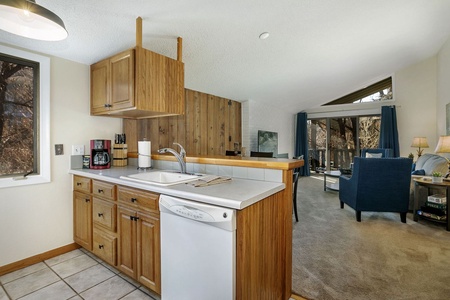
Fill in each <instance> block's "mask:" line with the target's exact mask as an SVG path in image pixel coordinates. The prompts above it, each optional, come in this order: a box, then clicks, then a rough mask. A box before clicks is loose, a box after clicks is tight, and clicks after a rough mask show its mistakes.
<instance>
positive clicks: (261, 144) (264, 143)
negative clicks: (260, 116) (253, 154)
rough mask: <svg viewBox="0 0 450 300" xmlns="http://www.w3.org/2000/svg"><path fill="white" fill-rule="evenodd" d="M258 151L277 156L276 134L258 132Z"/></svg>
mask: <svg viewBox="0 0 450 300" xmlns="http://www.w3.org/2000/svg"><path fill="white" fill-rule="evenodd" d="M258 151H259V152H273V156H274V157H276V156H277V155H278V133H277V132H272V131H264V130H258Z"/></svg>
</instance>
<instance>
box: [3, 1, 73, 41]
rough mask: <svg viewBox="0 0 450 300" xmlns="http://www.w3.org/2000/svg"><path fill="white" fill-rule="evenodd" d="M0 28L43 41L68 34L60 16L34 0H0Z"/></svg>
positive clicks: (64, 36)
mask: <svg viewBox="0 0 450 300" xmlns="http://www.w3.org/2000/svg"><path fill="white" fill-rule="evenodd" d="M0 29H2V30H4V31H8V32H10V33H13V34H17V35H20V36H23V37H27V38H30V39H36V40H43V41H60V40H63V39H65V38H66V37H67V35H68V33H67V30H66V27H65V26H64V22H63V21H62V20H61V18H60V17H58V16H57V15H56V14H54V13H53V12H51V11H49V10H48V9H46V8H44V7H42V6H40V5H38V4H36V2H35V1H34V0H0Z"/></svg>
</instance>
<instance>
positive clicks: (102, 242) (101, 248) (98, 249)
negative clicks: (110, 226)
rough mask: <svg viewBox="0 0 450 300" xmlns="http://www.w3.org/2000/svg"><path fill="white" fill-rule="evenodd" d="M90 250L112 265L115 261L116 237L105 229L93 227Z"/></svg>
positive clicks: (114, 264)
mask: <svg viewBox="0 0 450 300" xmlns="http://www.w3.org/2000/svg"><path fill="white" fill-rule="evenodd" d="M92 252H94V254H95V255H97V256H98V257H100V258H101V259H103V260H104V261H106V262H107V263H108V264H110V265H112V266H116V261H117V237H116V236H115V235H114V234H109V233H108V232H107V231H103V230H99V229H97V228H94V238H93V246H92Z"/></svg>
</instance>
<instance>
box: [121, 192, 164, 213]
mask: <svg viewBox="0 0 450 300" xmlns="http://www.w3.org/2000/svg"><path fill="white" fill-rule="evenodd" d="M117 189H118V192H117V193H118V200H119V201H120V202H122V203H126V204H128V205H129V206H132V207H135V208H139V209H142V210H147V211H158V208H159V206H158V199H159V194H155V193H152V192H149V191H143V190H137V189H132V188H127V187H123V186H118V187H117Z"/></svg>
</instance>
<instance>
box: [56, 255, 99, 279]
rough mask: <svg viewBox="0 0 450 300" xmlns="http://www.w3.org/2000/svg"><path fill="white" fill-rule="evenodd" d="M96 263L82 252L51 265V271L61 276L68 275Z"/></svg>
mask: <svg viewBox="0 0 450 300" xmlns="http://www.w3.org/2000/svg"><path fill="white" fill-rule="evenodd" d="M96 264H98V263H97V262H96V261H95V260H93V259H92V258H90V257H89V256H87V255H86V254H82V255H80V256H77V257H74V258H72V259H69V260H66V261H63V262H62V263H59V264H57V265H54V266H52V269H53V271H55V272H56V273H57V274H58V275H59V276H61V277H62V278H66V277H69V276H70V275H73V274H75V273H78V272H81V271H83V270H85V269H87V268H90V267H92V266H95V265H96Z"/></svg>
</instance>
